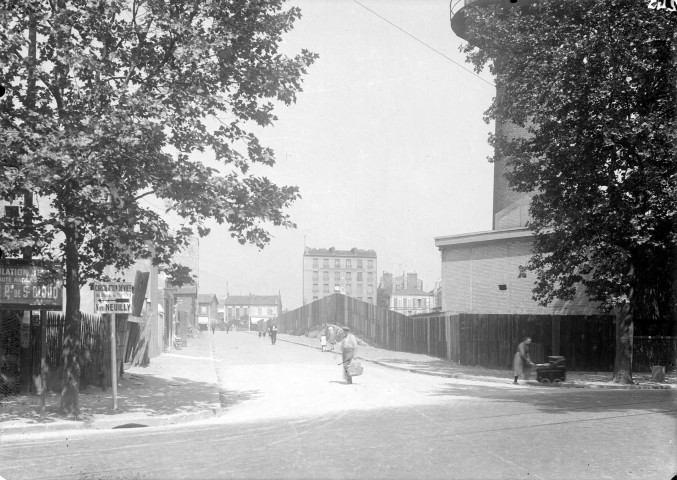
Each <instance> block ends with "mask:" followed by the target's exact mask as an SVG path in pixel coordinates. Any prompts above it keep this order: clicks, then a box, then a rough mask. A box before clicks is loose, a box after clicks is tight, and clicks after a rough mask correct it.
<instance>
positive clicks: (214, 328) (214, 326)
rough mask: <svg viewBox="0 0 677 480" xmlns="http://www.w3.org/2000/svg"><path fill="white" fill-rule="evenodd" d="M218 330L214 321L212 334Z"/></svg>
mask: <svg viewBox="0 0 677 480" xmlns="http://www.w3.org/2000/svg"><path fill="white" fill-rule="evenodd" d="M215 331H216V325H214V324H213V323H212V335H214V332H215Z"/></svg>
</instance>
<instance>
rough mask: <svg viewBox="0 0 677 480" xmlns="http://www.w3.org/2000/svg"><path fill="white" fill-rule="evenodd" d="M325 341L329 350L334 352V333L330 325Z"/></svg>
mask: <svg viewBox="0 0 677 480" xmlns="http://www.w3.org/2000/svg"><path fill="white" fill-rule="evenodd" d="M327 340H328V341H329V348H330V349H331V350H332V351H334V347H335V346H336V332H335V331H334V327H332V326H331V325H329V338H328V339H327Z"/></svg>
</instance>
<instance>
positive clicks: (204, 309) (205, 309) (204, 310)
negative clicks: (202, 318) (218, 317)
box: [200, 305, 208, 313]
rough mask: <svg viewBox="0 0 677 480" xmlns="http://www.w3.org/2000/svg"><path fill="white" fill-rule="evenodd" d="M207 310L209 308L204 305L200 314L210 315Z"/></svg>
mask: <svg viewBox="0 0 677 480" xmlns="http://www.w3.org/2000/svg"><path fill="white" fill-rule="evenodd" d="M207 308H208V307H205V306H204V305H202V306H201V307H200V313H208V312H207Z"/></svg>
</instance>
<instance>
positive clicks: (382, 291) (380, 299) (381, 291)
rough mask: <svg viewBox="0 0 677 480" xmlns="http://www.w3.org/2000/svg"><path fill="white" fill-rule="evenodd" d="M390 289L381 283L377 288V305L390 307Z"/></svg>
mask: <svg viewBox="0 0 677 480" xmlns="http://www.w3.org/2000/svg"><path fill="white" fill-rule="evenodd" d="M390 297H391V295H390V289H389V288H383V287H381V286H380V285H379V287H378V289H376V305H378V306H379V307H383V308H388V309H389V308H390Z"/></svg>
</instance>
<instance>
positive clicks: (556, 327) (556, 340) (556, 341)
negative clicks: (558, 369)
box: [552, 315, 560, 355]
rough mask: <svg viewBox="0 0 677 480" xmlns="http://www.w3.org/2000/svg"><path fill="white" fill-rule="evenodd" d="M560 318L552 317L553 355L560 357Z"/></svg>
mask: <svg viewBox="0 0 677 480" xmlns="http://www.w3.org/2000/svg"><path fill="white" fill-rule="evenodd" d="M559 321H560V318H559V316H556V315H553V317H552V354H553V355H559Z"/></svg>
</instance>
